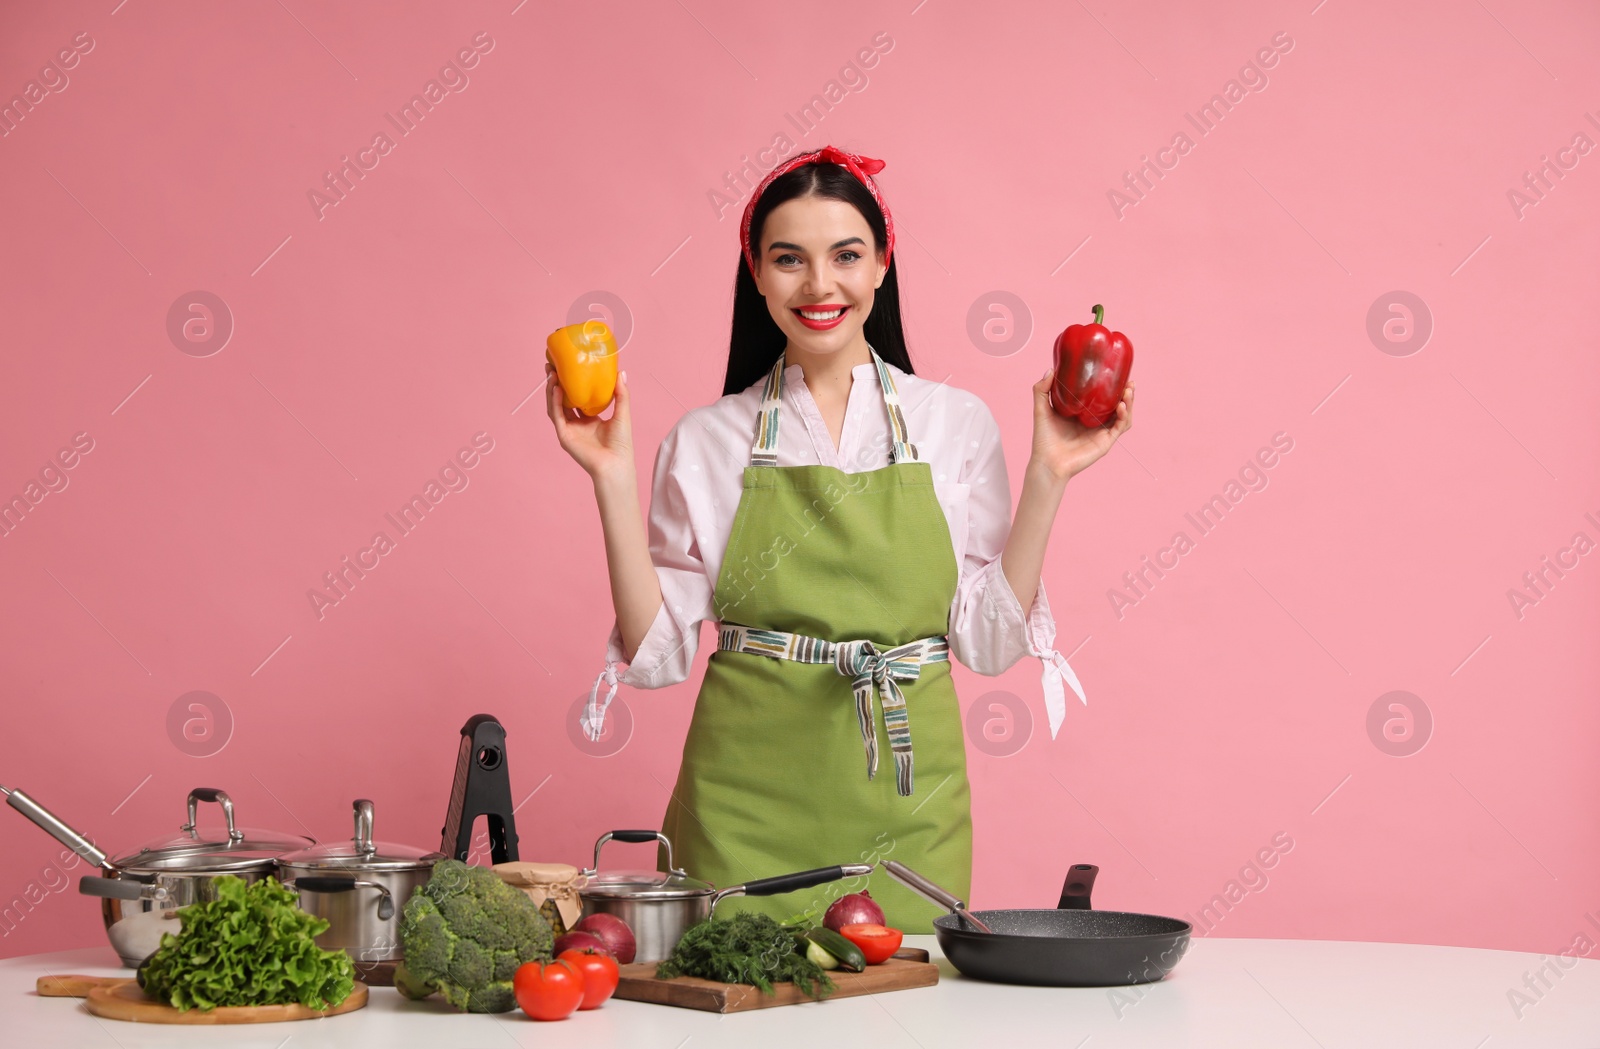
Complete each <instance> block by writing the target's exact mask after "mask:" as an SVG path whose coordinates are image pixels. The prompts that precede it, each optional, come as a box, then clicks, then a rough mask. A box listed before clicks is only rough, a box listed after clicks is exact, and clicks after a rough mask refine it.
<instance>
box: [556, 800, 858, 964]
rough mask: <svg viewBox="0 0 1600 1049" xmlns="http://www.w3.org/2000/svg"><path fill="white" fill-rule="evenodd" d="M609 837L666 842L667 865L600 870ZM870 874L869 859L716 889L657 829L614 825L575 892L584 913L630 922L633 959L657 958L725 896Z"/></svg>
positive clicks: (791, 889) (598, 844)
mask: <svg viewBox="0 0 1600 1049" xmlns="http://www.w3.org/2000/svg"><path fill="white" fill-rule="evenodd" d="M608 841H627V842H647V841H659V842H661V844H663V845H665V846H666V847H667V868H668V869H667V870H665V871H607V872H606V873H605V874H600V873H599V869H600V849H601V847H602V846H603V845H605V843H606V842H608ZM871 873H872V865H871V864H869V863H845V864H841V865H839V866H837V867H817V868H816V869H814V870H809V871H800V872H799V873H797V874H782V875H779V876H778V877H776V878H762V879H760V880H759V881H752V882H746V883H745V884H743V885H730V886H728V887H727V888H726V889H719V888H717V887H716V886H715V885H712V884H711V883H710V882H706V881H701V880H700V879H698V878H691V877H689V875H688V874H687V873H686V872H684V871H682V870H679V869H678V868H677V867H674V866H673V865H672V842H671V841H669V840H667V836H666V835H665V834H662V833H661V832H660V831H656V830H613V831H608V832H606V833H605V834H602V835H600V839H599V840H598V841H596V842H595V843H594V866H593V867H590V868H589V869H588V870H585V871H582V872H581V875H582V877H584V878H586V879H587V884H586V885H584V886H583V887H582V888H580V889H579V890H578V896H579V897H580V898H581V899H582V900H583V914H584V917H588V916H589V915H591V914H614V915H616V916H617V917H618V918H621V919H622V920H623V921H625V922H627V923H628V928H629V929H631V930H632V931H633V938H634V941H635V942H636V943H637V944H638V950H637V953H636V954H635V955H634V959H633V960H634V962H659V961H662V960H663V959H665V958H666V957H667V956H668V955H669V954H671V953H672V950H673V948H675V947H677V946H678V941H679V940H680V939H682V938H683V934H684V933H685V932H686V931H687V930H688V928H689V926H691V925H694V924H696V923H698V922H702V921H705V920H706V919H707V918H709V917H711V912H712V909H713V908H715V907H716V905H717V901H718V900H721V899H723V898H725V897H728V896H776V895H778V894H779V893H783V892H794V891H796V890H798V889H809V888H810V887H811V886H813V885H822V884H823V883H825V882H830V881H837V880H838V879H840V878H855V877H860V876H862V875H866V874H871Z"/></svg>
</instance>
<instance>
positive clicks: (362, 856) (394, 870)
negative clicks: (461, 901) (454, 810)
mask: <svg viewBox="0 0 1600 1049" xmlns="http://www.w3.org/2000/svg"><path fill="white" fill-rule="evenodd" d="M351 808H352V812H353V815H354V817H355V836H354V837H352V838H351V839H350V840H349V841H345V842H336V843H327V844H322V845H313V846H311V847H310V848H307V849H300V850H299V851H297V852H290V853H286V854H284V855H283V856H280V857H278V869H279V871H280V872H281V873H280V875H279V876H280V877H281V878H282V879H283V884H285V885H287V886H288V887H289V888H291V889H294V890H295V891H296V892H297V893H299V894H300V909H301V910H303V911H305V912H306V913H307V914H310V915H312V916H313V917H317V918H326V919H327V921H328V928H327V929H326V930H325V931H324V932H323V933H322V934H321V935H320V936H318V937H317V945H318V946H320V947H323V948H326V949H342V950H344V951H345V952H346V953H347V954H349V955H350V957H351V958H352V959H354V960H355V963H356V970H357V972H358V973H361V974H365V973H367V972H368V971H369V970H376V968H377V967H376V966H374V965H372V964H370V963H375V962H390V961H398V960H399V959H400V956H401V950H400V911H401V909H402V908H404V907H405V905H406V901H407V900H409V899H411V894H412V892H414V891H416V889H417V887H418V886H420V885H426V884H427V883H428V879H429V878H431V877H432V876H433V865H434V864H435V863H438V862H439V861H440V860H442V859H444V853H442V852H437V851H433V852H430V851H427V850H425V849H419V848H414V847H413V846H410V845H394V844H391V843H389V842H382V841H373V840H372V802H370V801H368V800H367V799H365V798H359V799H357V800H356V802H355V803H354V804H353V805H352V806H351Z"/></svg>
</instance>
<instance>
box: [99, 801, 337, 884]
mask: <svg viewBox="0 0 1600 1049" xmlns="http://www.w3.org/2000/svg"><path fill="white" fill-rule="evenodd" d="M201 801H214V802H216V803H217V804H219V805H221V806H222V815H223V818H224V819H225V820H226V822H227V830H225V831H221V830H217V829H215V828H202V827H199V826H197V825H196V822H195V815H196V809H197V805H198V803H199V802H201ZM310 844H312V839H311V838H308V837H305V836H304V835H300V834H283V833H280V832H278V831H270V830H256V829H252V828H249V827H245V828H239V827H236V826H235V825H234V821H233V801H232V800H231V799H230V798H229V797H228V795H227V794H226V793H224V792H223V791H220V790H217V789H215V788H213V787H196V788H195V789H194V790H191V791H190V792H189V822H187V823H185V824H184V825H183V826H182V827H180V828H178V833H177V834H175V835H169V836H167V837H164V838H160V839H157V840H155V841H151V842H148V843H147V844H145V845H144V846H143V847H142V848H140V849H137V850H136V851H134V852H130V853H126V854H124V855H122V856H117V857H113V858H112V860H111V863H112V865H113V866H115V867H119V868H121V869H123V870H126V871H128V872H130V873H134V874H158V873H184V872H190V873H201V872H210V873H214V874H228V873H241V872H246V871H266V870H269V869H270V868H271V867H272V865H273V863H274V862H275V861H276V860H277V858H278V857H279V856H281V855H283V854H284V853H285V852H288V851H290V850H292V849H302V848H305V847H306V846H308V845H310Z"/></svg>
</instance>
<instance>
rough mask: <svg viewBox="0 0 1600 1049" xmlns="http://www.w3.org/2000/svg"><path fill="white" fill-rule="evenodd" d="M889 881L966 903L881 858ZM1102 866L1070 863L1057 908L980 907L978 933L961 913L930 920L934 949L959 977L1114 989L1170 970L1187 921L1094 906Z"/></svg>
mask: <svg viewBox="0 0 1600 1049" xmlns="http://www.w3.org/2000/svg"><path fill="white" fill-rule="evenodd" d="M883 867H884V869H885V870H887V871H888V872H889V874H890V876H892V877H893V878H895V880H897V881H899V882H901V883H903V884H904V885H906V886H907V887H908V888H910V889H911V890H912V891H914V892H916V893H918V894H920V895H922V896H924V897H926V898H927V899H929V900H932V901H933V902H934V903H937V904H939V905H940V906H941V907H947V908H950V909H951V910H952V911H954V910H956V909H957V908H964V904H963V903H962V901H961V900H960V899H958V898H957V897H956V896H954V895H953V894H951V893H949V892H947V891H945V890H944V889H942V888H940V887H939V886H937V885H934V884H933V883H932V882H930V881H928V880H927V879H926V878H924V877H922V876H921V875H919V874H917V873H916V872H915V871H913V870H911V869H910V868H909V867H907V866H906V865H905V864H903V863H899V862H897V861H895V860H885V861H884V862H883ZM1099 872H1100V868H1099V867H1096V866H1095V865H1094V864H1092V863H1075V864H1073V865H1072V868H1071V869H1070V870H1069V871H1068V872H1067V878H1066V882H1065V883H1064V884H1063V885H1062V887H1061V900H1060V903H1059V904H1058V905H1057V907H1056V909H1055V910H1045V909H1042V908H1040V909H1017V910H993V911H990V910H983V911H977V912H975V914H974V916H975V917H977V918H978V919H979V920H980V921H982V922H983V923H984V924H985V925H987V926H988V927H989V929H990V930H992V931H990V932H982V931H979V930H978V929H975V928H973V927H972V926H971V925H970V924H968V923H967V921H966V919H965V918H964V917H963V916H962V914H960V913H952V914H944V915H940V916H939V917H937V918H935V919H934V920H933V931H934V935H935V936H936V937H937V938H938V940H939V949H940V950H941V951H943V952H944V956H945V957H946V958H948V959H949V960H950V964H951V965H954V966H955V967H956V969H957V971H959V972H960V973H961V974H962V975H963V976H970V977H973V978H974V979H979V980H994V981H997V982H999V983H1021V984H1034V985H1038V986H1045V987H1116V986H1121V985H1126V984H1136V983H1153V982H1154V981H1156V980H1159V979H1161V978H1162V977H1164V976H1166V975H1167V973H1169V972H1171V971H1172V968H1173V966H1175V965H1177V964H1178V960H1179V959H1180V958H1182V957H1183V955H1184V952H1185V951H1187V950H1188V949H1189V934H1190V932H1192V931H1193V926H1191V925H1190V924H1189V923H1188V922H1186V921H1179V920H1178V919H1177V918H1165V917H1162V916H1160V915H1156V914H1133V913H1130V912H1127V911H1097V910H1092V909H1091V908H1090V906H1089V897H1090V890H1092V889H1093V888H1094V879H1095V875H1097V874H1098V873H1099Z"/></svg>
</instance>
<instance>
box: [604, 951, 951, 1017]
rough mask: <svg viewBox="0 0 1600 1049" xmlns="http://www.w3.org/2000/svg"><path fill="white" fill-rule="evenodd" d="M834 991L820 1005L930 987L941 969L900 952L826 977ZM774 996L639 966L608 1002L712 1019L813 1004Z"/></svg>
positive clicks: (781, 992)
mask: <svg viewBox="0 0 1600 1049" xmlns="http://www.w3.org/2000/svg"><path fill="white" fill-rule="evenodd" d="M828 975H829V976H830V977H832V978H833V982H834V984H835V985H836V986H837V988H838V989H837V990H835V991H834V992H833V993H832V994H830V995H828V997H827V998H825V999H823V1001H824V1002H831V1001H833V1000H834V999H835V998H853V997H855V996H856V995H858V994H877V993H878V992H879V991H903V990H906V989H907V988H910V987H931V986H933V985H934V984H936V983H938V982H939V966H938V965H935V964H934V963H932V962H929V961H928V952H927V951H925V950H923V949H922V948H920V947H902V948H900V950H898V951H896V952H894V956H893V957H891V958H889V959H888V960H887V961H884V962H880V963H878V964H877V965H869V966H867V967H866V969H865V970H864V971H863V972H858V973H851V972H844V971H842V970H839V969H835V970H833V971H832V972H830V973H828ZM772 991H773V993H772V994H770V995H767V994H763V993H762V991H761V988H759V987H757V986H755V985H754V984H749V983H719V982H718V981H716V980H702V979H700V978H699V977H698V976H678V977H674V978H673V979H671V980H658V979H656V963H655V962H643V963H636V964H633V965H624V966H623V967H622V979H621V980H620V981H619V982H618V983H617V990H616V993H615V994H614V995H612V997H614V998H623V999H626V1000H628V1001H631V1002H651V1003H653V1004H655V1005H676V1006H681V1007H682V1008H685V1009H705V1010H707V1011H709V1012H713V1013H739V1012H744V1011H746V1010H749V1009H770V1008H772V1007H773V1006H775V1005H799V1004H801V1003H802V1002H810V1001H815V999H813V998H811V997H809V996H808V995H807V994H806V993H805V992H804V991H802V990H800V988H798V987H796V986H795V985H794V984H792V983H775V984H773V985H772Z"/></svg>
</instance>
